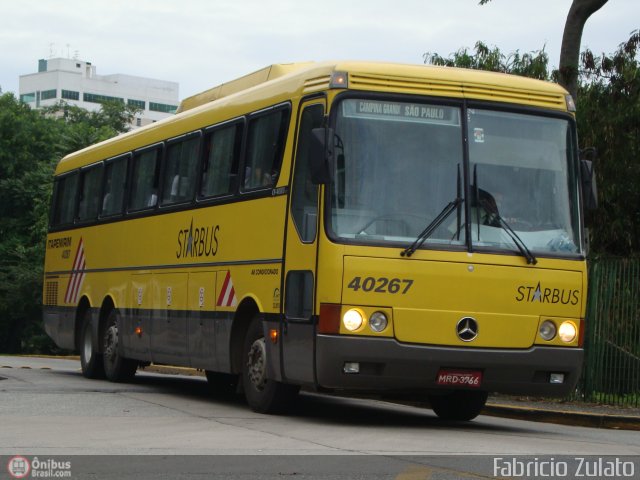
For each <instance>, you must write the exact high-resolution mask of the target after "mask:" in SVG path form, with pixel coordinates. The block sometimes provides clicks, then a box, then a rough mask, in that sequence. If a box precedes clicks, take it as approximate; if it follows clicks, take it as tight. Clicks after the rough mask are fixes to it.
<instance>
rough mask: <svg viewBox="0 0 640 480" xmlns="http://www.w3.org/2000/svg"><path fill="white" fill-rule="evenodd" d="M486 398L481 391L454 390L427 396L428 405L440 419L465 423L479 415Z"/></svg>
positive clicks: (485, 394)
mask: <svg viewBox="0 0 640 480" xmlns="http://www.w3.org/2000/svg"><path fill="white" fill-rule="evenodd" d="M488 396H489V394H488V393H487V392H482V391H475V390H456V391H455V392H452V393H448V394H445V395H429V403H431V408H432V409H433V411H434V412H435V413H436V415H438V417H440V418H441V419H443V420H458V421H464V422H466V421H469V420H473V419H474V418H476V417H477V416H478V415H480V412H481V411H482V409H483V408H484V405H485V403H487V397H488Z"/></svg>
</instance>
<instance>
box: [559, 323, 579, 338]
mask: <svg viewBox="0 0 640 480" xmlns="http://www.w3.org/2000/svg"><path fill="white" fill-rule="evenodd" d="M577 333H578V329H577V328H576V326H575V324H574V323H573V322H562V325H560V329H559V330H558V336H559V337H560V340H562V341H563V342H564V343H571V342H573V340H574V339H575V338H576V335H577Z"/></svg>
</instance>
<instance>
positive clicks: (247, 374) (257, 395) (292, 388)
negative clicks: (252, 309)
mask: <svg viewBox="0 0 640 480" xmlns="http://www.w3.org/2000/svg"><path fill="white" fill-rule="evenodd" d="M242 386H243V388H244V395H245V398H246V399H247V403H248V404H249V407H251V409H252V410H253V411H254V412H258V413H278V412H282V411H284V410H285V409H286V407H287V406H288V405H290V404H291V402H292V401H293V400H294V398H295V397H296V395H297V394H298V391H299V389H300V388H299V387H298V386H296V385H287V384H284V383H280V382H277V381H275V380H272V379H270V378H267V349H266V343H265V338H264V332H263V330H262V316H260V315H256V316H255V317H254V318H253V320H251V324H250V325H249V329H248V330H247V334H246V336H245V341H244V349H243V355H242Z"/></svg>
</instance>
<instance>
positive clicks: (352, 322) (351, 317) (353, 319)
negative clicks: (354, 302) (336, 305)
mask: <svg viewBox="0 0 640 480" xmlns="http://www.w3.org/2000/svg"><path fill="white" fill-rule="evenodd" d="M362 321H363V320H362V313H360V311H358V310H356V309H355V308H352V309H351V310H347V311H346V312H345V314H344V315H343V316H342V323H343V324H344V328H346V329H347V330H349V331H350V332H355V331H356V330H358V329H359V328H360V327H361V326H362Z"/></svg>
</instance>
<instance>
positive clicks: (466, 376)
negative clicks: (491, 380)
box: [436, 368, 482, 388]
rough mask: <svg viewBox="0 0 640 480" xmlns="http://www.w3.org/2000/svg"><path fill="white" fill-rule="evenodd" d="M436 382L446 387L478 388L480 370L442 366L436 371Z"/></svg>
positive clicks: (480, 377) (480, 381)
mask: <svg viewBox="0 0 640 480" xmlns="http://www.w3.org/2000/svg"><path fill="white" fill-rule="evenodd" d="M436 383H437V384H438V385H446V386H448V387H470V388H479V387H480V385H481V384H482V372H481V371H479V370H453V369H448V368H447V369H445V368H442V369H440V371H439V372H438V377H437V381H436Z"/></svg>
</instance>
